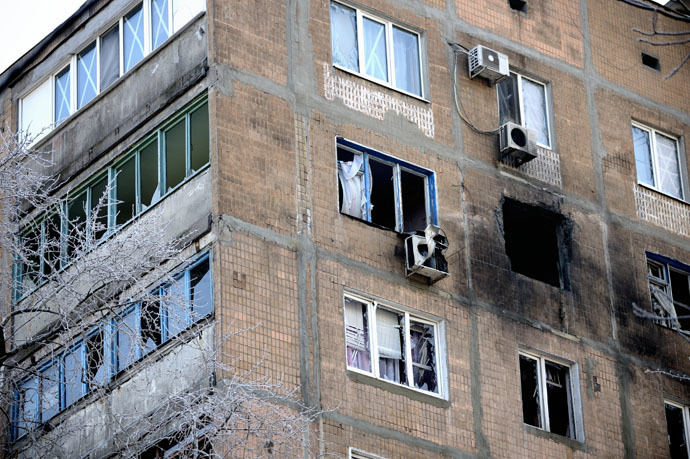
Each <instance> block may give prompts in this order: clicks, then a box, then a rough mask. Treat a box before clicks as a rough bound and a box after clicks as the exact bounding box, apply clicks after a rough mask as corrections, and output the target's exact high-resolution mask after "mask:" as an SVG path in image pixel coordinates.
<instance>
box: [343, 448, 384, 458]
mask: <svg viewBox="0 0 690 459" xmlns="http://www.w3.org/2000/svg"><path fill="white" fill-rule="evenodd" d="M347 457H348V459H384V458H383V457H382V456H378V455H376V454H371V453H367V452H366V451H362V450H361V449H357V448H354V447H352V446H350V447H349V448H348V449H347Z"/></svg>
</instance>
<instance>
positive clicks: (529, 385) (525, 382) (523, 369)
mask: <svg viewBox="0 0 690 459" xmlns="http://www.w3.org/2000/svg"><path fill="white" fill-rule="evenodd" d="M520 387H521V388H522V420H523V422H524V423H525V424H529V425H531V426H534V427H540V428H541V427H542V423H541V409H540V408H539V382H538V379H537V361H536V360H534V359H530V358H529V357H525V356H524V355H521V356H520Z"/></svg>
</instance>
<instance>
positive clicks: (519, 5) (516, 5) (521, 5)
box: [508, 0, 527, 13]
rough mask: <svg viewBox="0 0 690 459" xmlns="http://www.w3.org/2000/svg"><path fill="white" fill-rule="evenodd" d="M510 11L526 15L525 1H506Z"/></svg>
mask: <svg viewBox="0 0 690 459" xmlns="http://www.w3.org/2000/svg"><path fill="white" fill-rule="evenodd" d="M508 4H509V5H510V9H511V10H515V11H519V12H521V13H527V0H508Z"/></svg>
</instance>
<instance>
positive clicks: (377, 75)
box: [331, 2, 424, 97]
mask: <svg viewBox="0 0 690 459" xmlns="http://www.w3.org/2000/svg"><path fill="white" fill-rule="evenodd" d="M331 45H332V46H331V50H332V54H333V64H334V65H336V66H338V67H340V68H343V69H346V70H349V71H351V72H354V73H357V74H359V75H361V76H364V77H367V78H371V79H373V80H374V81H377V82H381V83H384V84H386V85H387V86H391V87H393V88H395V89H397V90H400V91H404V92H406V93H409V94H413V95H415V96H418V97H424V93H423V80H422V63H421V55H422V53H421V39H420V34H419V33H418V32H415V31H413V30H411V29H409V28H406V27H403V26H401V25H399V24H395V23H393V22H391V21H389V20H387V19H383V18H381V17H378V16H376V15H372V14H369V13H368V12H365V11H363V10H360V9H357V8H354V7H351V6H348V5H345V4H343V3H338V2H331Z"/></svg>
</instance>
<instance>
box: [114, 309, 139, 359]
mask: <svg viewBox="0 0 690 459" xmlns="http://www.w3.org/2000/svg"><path fill="white" fill-rule="evenodd" d="M136 319H137V314H136V310H135V309H133V310H132V311H130V312H128V313H127V315H126V316H124V317H120V318H118V319H117V322H116V324H117V325H116V327H117V330H116V338H117V339H116V343H115V346H116V347H115V355H116V356H117V371H121V370H124V369H125V368H127V367H128V366H129V365H131V364H132V362H134V361H135V360H136V345H135V343H136V337H137V323H136Z"/></svg>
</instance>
